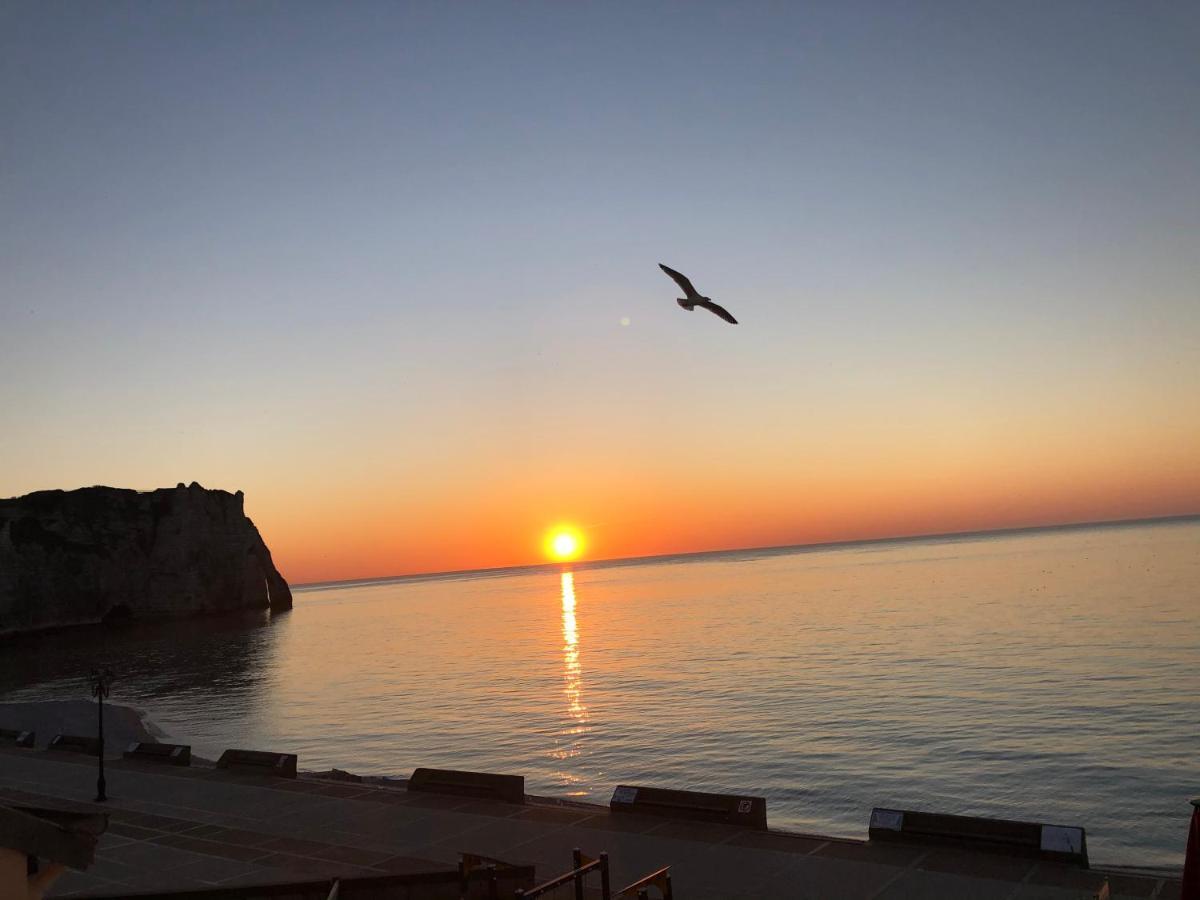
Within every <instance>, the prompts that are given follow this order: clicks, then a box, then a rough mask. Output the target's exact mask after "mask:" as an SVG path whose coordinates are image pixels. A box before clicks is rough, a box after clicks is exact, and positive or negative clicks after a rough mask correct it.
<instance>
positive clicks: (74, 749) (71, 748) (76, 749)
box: [48, 734, 100, 756]
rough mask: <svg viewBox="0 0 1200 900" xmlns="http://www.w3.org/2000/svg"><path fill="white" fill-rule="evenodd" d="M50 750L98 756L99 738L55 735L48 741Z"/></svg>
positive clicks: (78, 735)
mask: <svg viewBox="0 0 1200 900" xmlns="http://www.w3.org/2000/svg"><path fill="white" fill-rule="evenodd" d="M48 749H50V750H65V751H67V752H69V753H86V754H88V755H89V756H99V755H100V738H94V737H84V736H83V735H80V734H56V735H55V736H54V737H53V738H52V739H51V741H50V746H49V748H48Z"/></svg>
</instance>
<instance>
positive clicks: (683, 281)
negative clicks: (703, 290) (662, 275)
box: [658, 263, 700, 300]
mask: <svg viewBox="0 0 1200 900" xmlns="http://www.w3.org/2000/svg"><path fill="white" fill-rule="evenodd" d="M658 267H659V268H660V269H662V270H663V271H664V272H666V273H667V274H668V275H670V276H671V278H672V279H673V280H674V281H675V283H676V284H677V285H679V286H680V287H681V288H682V289H683V292H684V293H685V294H687V296H688V299H689V300H698V299H699V298H700V292H699V291H697V290H696V289H695V288H694V287H692V283H691V282H690V281H688V279H687V276H686V275H684V274H683V273H682V272H676V271H675V270H674V269H672V268H669V267H667V266H664V265H663V264H662V263H659V264H658Z"/></svg>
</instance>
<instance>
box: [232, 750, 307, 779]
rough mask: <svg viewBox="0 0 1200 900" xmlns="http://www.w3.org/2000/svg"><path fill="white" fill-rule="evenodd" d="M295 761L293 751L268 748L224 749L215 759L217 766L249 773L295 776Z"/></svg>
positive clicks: (281, 776)
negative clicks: (287, 751)
mask: <svg viewBox="0 0 1200 900" xmlns="http://www.w3.org/2000/svg"><path fill="white" fill-rule="evenodd" d="M296 761H297V760H296V754H295V753H272V752H271V751H269V750H226V751H225V752H224V753H222V754H221V758H220V759H218V760H217V768H218V769H229V770H231V771H234V772H243V773H246V774H251V775H270V776H273V777H276V778H295V777H296Z"/></svg>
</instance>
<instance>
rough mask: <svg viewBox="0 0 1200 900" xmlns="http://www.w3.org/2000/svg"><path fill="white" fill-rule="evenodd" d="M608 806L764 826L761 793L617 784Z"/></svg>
mask: <svg viewBox="0 0 1200 900" xmlns="http://www.w3.org/2000/svg"><path fill="white" fill-rule="evenodd" d="M608 808H609V809H611V810H612V811H613V812H632V813H642V814H643V815H650V816H662V817H664V818H668V819H689V820H692V821H698V822H720V823H722V824H725V825H741V826H744V827H746V828H758V829H761V830H764V831H765V830H766V827H767V801H766V798H765V797H747V796H744V795H739V794H706V793H703V792H701V791H674V790H669V789H667V788H654V787H639V786H634V785H627V784H622V785H618V786H617V788H616V790H614V791H613V795H612V799H611V800H610V801H609V803H608Z"/></svg>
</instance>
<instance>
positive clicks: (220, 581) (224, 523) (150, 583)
mask: <svg viewBox="0 0 1200 900" xmlns="http://www.w3.org/2000/svg"><path fill="white" fill-rule="evenodd" d="M291 607H292V593H291V590H290V589H289V588H288V584H287V582H286V581H285V580H284V578H283V576H282V575H280V574H279V571H278V570H277V569H276V568H275V564H274V562H272V560H271V551H270V550H268V549H267V545H266V544H265V543H264V542H263V539H262V536H261V535H260V534H259V533H258V529H257V528H255V526H254V523H253V522H251V521H250V519H249V518H247V517H246V514H245V511H244V508H243V495H242V492H241V491H238V492H237V493H233V494H231V493H229V492H228V491H221V490H207V489H205V488H203V487H201V486H200V485H199V484H197V483H195V482H192V483H191V484H190V485H186V486H185V485H183V484H179V485H177V486H176V487H174V488H160V489H159V490H155V491H144V492H143V491H133V490H125V489H122V488H113V487H88V488H80V489H79V490H74V491H37V492H35V493H32V494H26V495H25V496H24V497H16V498H13V499H10V500H0V635H2V634H6V633H13V632H19V631H32V630H37V629H42V628H54V627H59V626H63V625H81V624H88V623H97V622H105V621H114V620H119V619H125V618H137V619H152V618H170V617H178V616H188V615H196V614H201V613H214V612H227V611H234V610H242V609H270V610H273V611H278V610H286V609H291Z"/></svg>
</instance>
